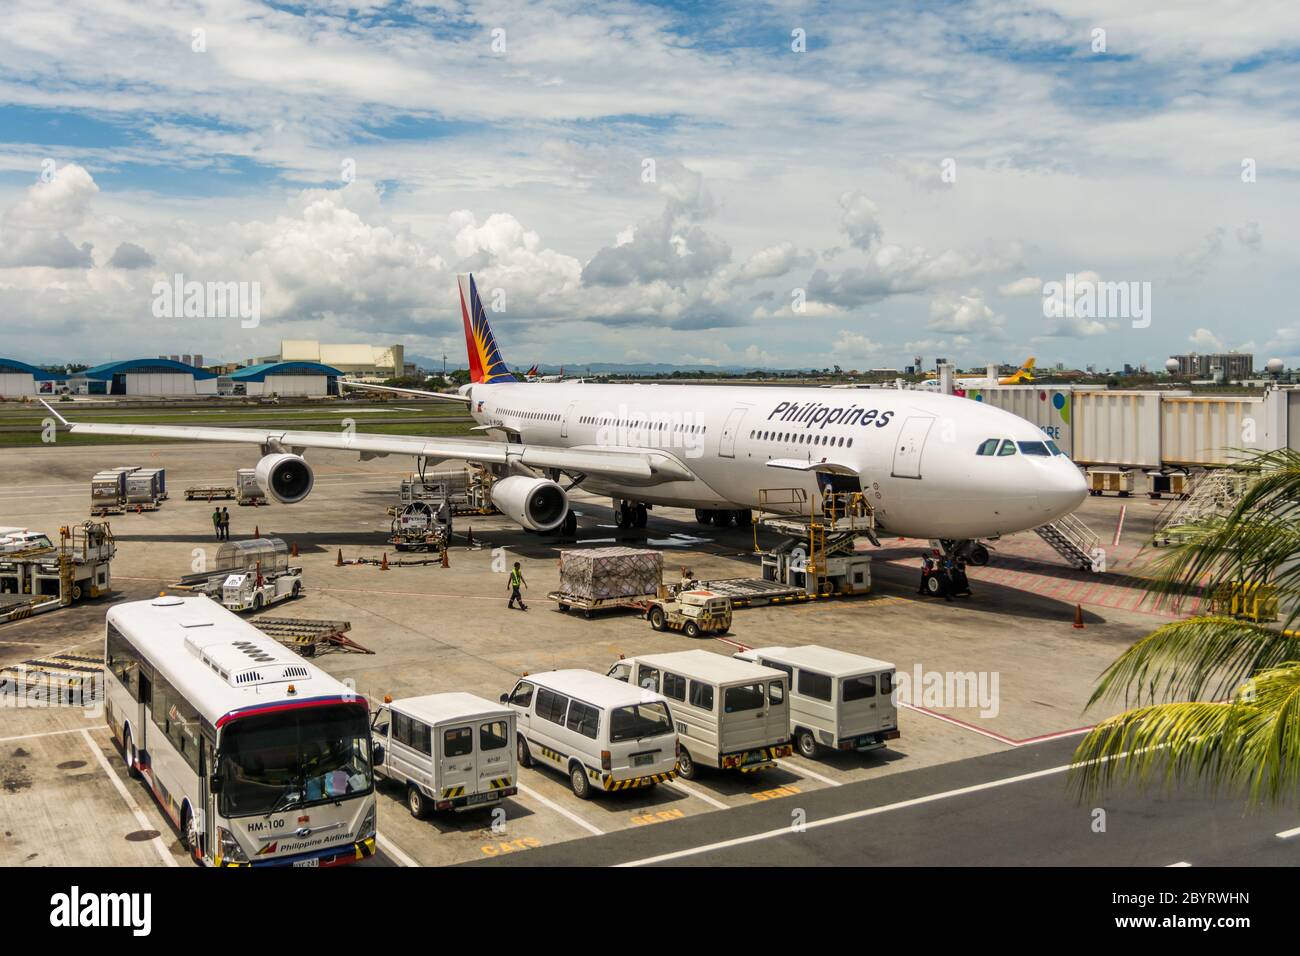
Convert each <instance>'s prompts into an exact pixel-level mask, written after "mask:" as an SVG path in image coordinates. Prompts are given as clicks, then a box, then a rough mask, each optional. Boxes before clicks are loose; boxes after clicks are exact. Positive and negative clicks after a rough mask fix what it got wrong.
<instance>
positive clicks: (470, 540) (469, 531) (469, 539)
mask: <svg viewBox="0 0 1300 956" xmlns="http://www.w3.org/2000/svg"><path fill="white" fill-rule="evenodd" d="M465 545H466V546H467V547H470V548H472V547H474V526H473V525H466V526H465Z"/></svg>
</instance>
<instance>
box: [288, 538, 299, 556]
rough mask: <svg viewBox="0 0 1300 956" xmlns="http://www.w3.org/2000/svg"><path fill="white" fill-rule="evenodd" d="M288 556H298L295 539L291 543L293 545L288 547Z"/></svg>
mask: <svg viewBox="0 0 1300 956" xmlns="http://www.w3.org/2000/svg"><path fill="white" fill-rule="evenodd" d="M289 556H290V557H293V558H296V557H298V542H297V541H295V542H294V543H293V547H292V548H290V549H289Z"/></svg>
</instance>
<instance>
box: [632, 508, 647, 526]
mask: <svg viewBox="0 0 1300 956" xmlns="http://www.w3.org/2000/svg"><path fill="white" fill-rule="evenodd" d="M649 520H650V513H649V511H647V510H646V506H645V505H637V506H636V513H635V524H636V527H638V528H644V527H645V526H646V522H648V521H649Z"/></svg>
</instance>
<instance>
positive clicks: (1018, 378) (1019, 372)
mask: <svg viewBox="0 0 1300 956" xmlns="http://www.w3.org/2000/svg"><path fill="white" fill-rule="evenodd" d="M1035 361H1036V359H1035V358H1034V357H1033V356H1032V355H1031V356H1029V358H1027V359H1025V364H1024V365H1022V366H1020V368H1018V369H1016V370H1015V371H1014V372H1012V373H1011V374H1010V375H1004V376H1002V377H1001V378H1000V379H998V384H999V385H1027V384H1028V383H1030V382H1032V381H1033V380H1034V363H1035ZM952 384H953V387H954V388H980V387H982V386H985V385H988V384H989V379H988V376H987V375H986V376H984V377H982V378H954V379H953V380H952ZM938 387H939V376H938V375H936V374H934V373H933V372H932V373H929V374H927V375H926V378H925V381H924V382H922V383H921V388H938Z"/></svg>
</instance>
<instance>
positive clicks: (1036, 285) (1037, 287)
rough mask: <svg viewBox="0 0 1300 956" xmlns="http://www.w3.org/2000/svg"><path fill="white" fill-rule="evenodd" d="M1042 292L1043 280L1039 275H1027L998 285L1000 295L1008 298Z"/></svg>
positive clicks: (1040, 293)
mask: <svg viewBox="0 0 1300 956" xmlns="http://www.w3.org/2000/svg"><path fill="white" fill-rule="evenodd" d="M1042 294H1043V280H1042V279H1040V278H1038V276H1025V277H1024V278H1023V279H1016V280H1015V281H1014V282H1007V283H1005V284H1003V285H1000V286H998V295H1000V296H1004V297H1006V298H1008V299H1010V298H1017V297H1019V296H1027V295H1042Z"/></svg>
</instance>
